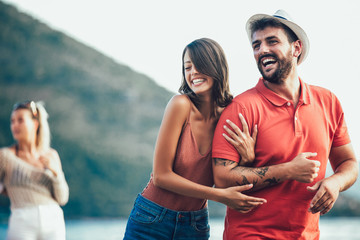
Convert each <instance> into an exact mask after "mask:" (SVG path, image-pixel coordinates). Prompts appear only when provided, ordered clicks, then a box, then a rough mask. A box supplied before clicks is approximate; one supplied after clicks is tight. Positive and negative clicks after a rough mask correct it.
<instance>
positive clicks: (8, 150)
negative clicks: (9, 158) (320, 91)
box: [0, 146, 15, 155]
mask: <svg viewBox="0 0 360 240" xmlns="http://www.w3.org/2000/svg"><path fill="white" fill-rule="evenodd" d="M8 153H13V154H15V146H8V147H1V148H0V154H1V155H3V154H8Z"/></svg>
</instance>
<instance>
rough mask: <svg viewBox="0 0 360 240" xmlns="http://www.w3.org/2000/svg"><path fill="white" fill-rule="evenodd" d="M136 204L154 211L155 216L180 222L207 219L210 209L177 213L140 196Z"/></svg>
mask: <svg viewBox="0 0 360 240" xmlns="http://www.w3.org/2000/svg"><path fill="white" fill-rule="evenodd" d="M135 204H138V205H141V206H142V207H144V208H146V209H147V210H149V211H152V212H153V213H154V214H159V215H161V216H162V217H166V218H171V219H176V218H178V219H179V220H189V221H191V220H194V219H198V218H200V217H207V216H208V208H207V207H205V208H203V209H200V210H197V211H175V210H171V209H168V208H165V207H162V206H160V205H158V204H156V203H154V202H153V201H151V200H149V199H147V198H145V197H143V196H142V195H141V194H139V195H138V196H137V198H136V201H135Z"/></svg>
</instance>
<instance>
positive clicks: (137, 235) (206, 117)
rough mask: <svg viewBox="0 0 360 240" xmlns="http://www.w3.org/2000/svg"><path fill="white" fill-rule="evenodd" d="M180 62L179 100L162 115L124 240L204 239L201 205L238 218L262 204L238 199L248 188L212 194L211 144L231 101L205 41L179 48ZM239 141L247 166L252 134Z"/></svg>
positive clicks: (214, 51)
mask: <svg viewBox="0 0 360 240" xmlns="http://www.w3.org/2000/svg"><path fill="white" fill-rule="evenodd" d="M182 60H183V66H182V69H183V81H182V85H181V87H180V90H179V92H180V93H181V95H176V96H174V97H173V98H172V99H171V100H170V102H169V103H168V105H167V107H166V109H165V113H164V117H163V120H162V123H161V126H160V130H159V134H158V138H157V141H156V146H155V153H154V164H153V172H152V177H151V179H150V181H149V183H148V185H147V187H146V188H145V189H144V191H143V192H142V193H141V194H139V195H138V197H137V199H136V201H135V204H134V208H133V210H132V212H131V214H130V217H129V219H128V222H127V227H126V232H125V237H124V239H126V240H130V239H131V240H139V239H146V240H151V239H154V240H161V239H164V240H169V239H208V238H209V235H210V231H209V230H210V229H209V224H208V209H207V199H210V200H213V201H217V202H221V203H223V204H226V205H228V206H229V207H231V208H234V209H236V210H238V211H240V212H248V211H250V210H252V209H253V208H254V207H256V206H258V205H259V204H262V203H264V202H265V200H264V199H260V198H255V197H249V196H246V195H244V194H242V193H241V192H242V191H245V190H248V189H250V188H251V187H252V185H245V186H237V187H230V188H225V189H220V188H213V185H214V181H213V175H212V159H211V145H212V139H213V135H214V130H215V126H216V123H217V121H218V119H219V116H220V114H221V112H222V110H223V109H224V107H225V106H227V105H228V104H229V103H230V102H231V100H232V95H231V94H230V92H229V82H228V65H227V61H226V58H225V55H224V52H223V50H222V48H221V47H220V45H219V44H218V43H217V42H215V41H213V40H211V39H207V38H202V39H198V40H195V41H193V42H192V43H190V44H189V45H187V46H186V47H185V49H184V51H183V56H182ZM242 122H243V126H244V129H247V126H245V125H244V124H246V122H245V120H244V119H243V120H242ZM244 131H245V130H244ZM254 132H257V131H254ZM229 134H230V133H229ZM243 136H246V137H245V139H242V141H244V142H247V143H249V144H248V145H242V144H240V143H238V142H235V143H237V145H238V147H236V149H238V151H239V153H240V154H241V156H242V157H243V161H248V162H250V163H251V162H252V161H253V159H254V144H255V141H256V139H254V138H255V136H256V133H255V134H254V135H253V136H249V133H248V132H245V133H244V134H243ZM233 142H234V141H233ZM249 156H252V157H250V158H251V159H248V158H249ZM246 159H247V160H246Z"/></svg>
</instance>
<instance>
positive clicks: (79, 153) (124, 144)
mask: <svg viewBox="0 0 360 240" xmlns="http://www.w3.org/2000/svg"><path fill="white" fill-rule="evenodd" d="M119 44H121V43H119ZM0 64H1V67H0V146H8V145H11V144H13V140H12V137H11V132H10V127H9V125H10V122H9V118H10V112H11V109H12V106H13V104H14V103H15V102H19V101H23V100H27V99H31V100H35V101H36V100H43V101H44V102H45V103H46V108H47V110H48V112H49V115H50V118H49V124H50V127H51V131H52V139H53V141H52V146H53V147H54V148H55V149H57V150H58V152H59V155H60V157H61V159H62V164H63V169H64V172H65V175H66V178H67V180H68V184H69V186H70V200H69V203H68V204H67V205H66V206H65V207H64V212H65V216H66V217H67V218H77V217H127V216H128V214H129V211H130V210H131V208H132V205H133V200H134V198H135V197H136V195H137V193H138V192H139V191H141V189H142V188H143V187H144V186H145V184H146V182H147V181H148V179H149V176H150V172H151V166H152V155H153V147H154V144H155V139H156V135H157V131H158V129H159V126H160V123H161V118H162V115H163V112H164V108H165V106H166V103H167V102H168V100H169V99H170V98H171V96H172V95H173V94H174V93H171V92H169V91H167V90H166V89H164V88H162V87H160V86H158V85H157V84H156V83H155V82H154V81H153V80H152V79H150V78H149V77H147V76H145V75H144V74H140V73H137V72H135V71H133V70H132V69H131V68H129V67H128V66H125V65H123V64H119V63H117V62H116V61H114V60H113V59H111V58H109V57H107V56H105V55H103V54H102V53H100V52H98V51H96V50H94V49H92V48H90V47H88V46H86V45H84V44H82V43H80V42H78V41H76V40H75V39H72V38H70V37H68V36H66V35H65V34H63V33H61V32H59V31H56V30H54V29H51V28H49V27H48V26H47V25H45V24H43V23H41V22H39V21H38V20H36V19H34V18H33V17H31V16H28V15H26V14H24V13H21V12H19V11H18V10H17V9H16V8H14V7H12V6H10V5H7V4H4V3H2V2H1V1H0ZM179 84H180V79H179ZM358 186H359V185H358ZM356 194H358V191H357V193H356ZM353 196H356V195H353ZM210 204H211V207H210V212H211V213H212V214H213V215H217V216H221V215H223V214H224V213H225V210H224V207H223V206H222V205H220V204H214V203H210ZM8 205H9V202H8V200H7V199H6V198H5V197H3V196H1V197H0V220H1V219H6V218H7V217H8V215H9V208H8ZM331 214H333V215H334V216H360V202H359V201H358V200H357V199H356V197H352V196H347V195H346V196H345V195H343V194H341V195H340V198H339V201H338V202H337V203H336V205H335V207H334V209H333V211H331ZM331 214H329V215H330V216H331Z"/></svg>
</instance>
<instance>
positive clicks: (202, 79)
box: [184, 51, 214, 94]
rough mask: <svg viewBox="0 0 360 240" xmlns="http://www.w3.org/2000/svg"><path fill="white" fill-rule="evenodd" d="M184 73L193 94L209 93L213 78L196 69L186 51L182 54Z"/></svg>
mask: <svg viewBox="0 0 360 240" xmlns="http://www.w3.org/2000/svg"><path fill="white" fill-rule="evenodd" d="M184 73H185V79H186V82H187V84H188V86H189V87H190V89H191V90H192V91H193V92H194V93H195V94H204V93H206V92H208V93H211V88H212V87H213V84H214V80H213V78H212V77H209V76H207V75H205V74H202V73H200V72H198V71H197V70H196V68H195V66H194V64H193V62H192V61H191V58H190V55H189V52H188V51H186V52H185V55H184Z"/></svg>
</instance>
